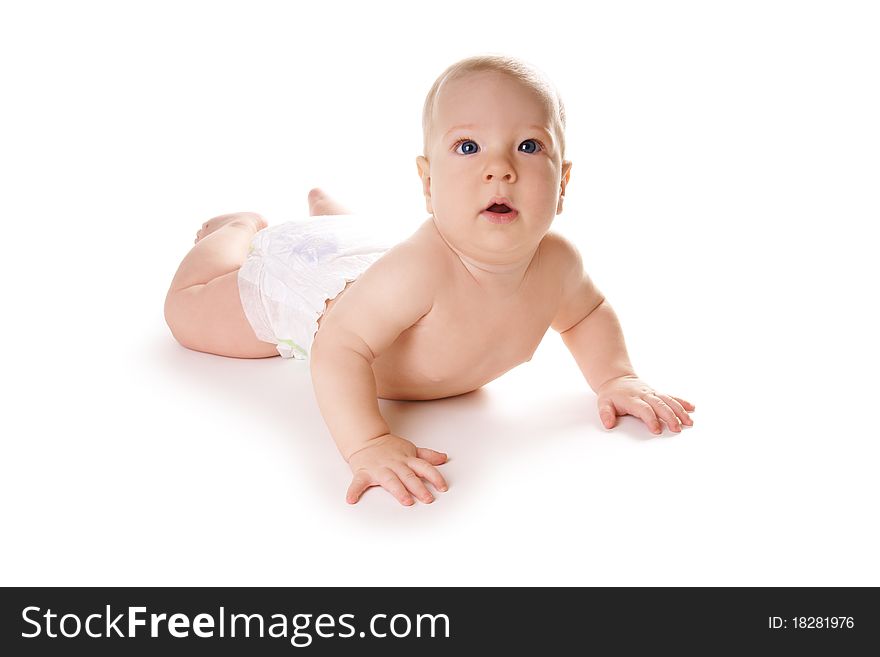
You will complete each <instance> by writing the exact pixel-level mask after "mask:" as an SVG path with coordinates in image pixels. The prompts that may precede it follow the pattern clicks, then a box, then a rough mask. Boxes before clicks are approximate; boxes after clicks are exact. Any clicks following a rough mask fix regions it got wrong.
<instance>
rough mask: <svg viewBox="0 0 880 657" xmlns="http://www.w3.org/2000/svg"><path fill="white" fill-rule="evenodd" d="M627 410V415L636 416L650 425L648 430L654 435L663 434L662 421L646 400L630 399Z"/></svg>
mask: <svg viewBox="0 0 880 657" xmlns="http://www.w3.org/2000/svg"><path fill="white" fill-rule="evenodd" d="M625 408H626V411H627V413H629V414H630V415H634V416H635V417H637V418H639V419H640V420H641V421H642V422H644V423H645V424H646V425H648V428H649V429H650V430H651V431H652V432H653V433H661V431H662V428H661V426H660V420H658V419H657V414H656V413H655V412H654V409H653V408H652V407H651V405H650V404H649V403H648V402H646V401H645V400H644V399H629V400H628V401H627V402H626V405H625Z"/></svg>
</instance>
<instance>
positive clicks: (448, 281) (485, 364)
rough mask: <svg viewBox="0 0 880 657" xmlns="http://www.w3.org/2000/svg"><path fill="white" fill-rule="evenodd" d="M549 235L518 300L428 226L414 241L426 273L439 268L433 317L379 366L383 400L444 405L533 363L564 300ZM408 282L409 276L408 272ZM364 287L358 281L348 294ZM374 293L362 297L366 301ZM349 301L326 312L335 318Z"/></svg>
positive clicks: (424, 320) (413, 247)
mask: <svg viewBox="0 0 880 657" xmlns="http://www.w3.org/2000/svg"><path fill="white" fill-rule="evenodd" d="M553 238H554V236H553V235H552V233H551V234H549V235H548V236H547V237H545V238H544V240H543V241H542V243H541V245H540V246H539V248H538V251H537V252H536V254H535V257H534V258H533V259H532V262H531V264H530V266H529V268H528V270H527V272H526V275H525V277H524V279H523V282H522V284H521V285H520V286H519V287H518V288H517V289H516V290H515V291H512V292H507V293H504V294H500V293H498V292H491V293H490V292H487V291H486V290H485V289H484V288H482V287H481V286H480V285H479V284H478V283H477V282H476V281H475V280H474V278H473V277H472V276H471V274H470V272H469V271H468V270H467V269H466V268H465V266H464V265H463V264H462V263H461V261H460V260H459V258H458V256H457V255H456V254H455V253H454V252H453V251H452V250H451V249H450V248H449V246H448V245H447V244H446V242H445V241H444V240H443V239H442V237H441V236H440V234H439V232H438V231H437V229H436V227H435V226H434V223H433V221H431V220H430V219H429V220H427V221H426V222H425V223H424V224H423V225H422V226H421V227H420V228H419V230H418V231H416V233H415V234H414V235H413V236H412V237H410V238H409V242H410V245H411V251H412V252H415V253H420V254H421V255H423V256H424V257H421V258H418V263H419V266H420V267H430V268H432V272H431V274H432V276H431V278H433V280H436V281H441V284H440V285H438V286H436V288H435V291H434V299H433V304H432V306H431V308H430V310H429V311H428V312H427V313H426V314H425V315H424V316H422V317H421V318H419V319H418V320H417V321H416V322H415V323H414V324H412V325H411V326H410V327H409V328H407V329H405V330H404V331H403V332H402V333H401V334H400V335H399V336H398V337H397V339H396V340H395V341H394V342H393V343H391V345H390V346H389V347H387V348H386V349H385V350H383V351H382V353H380V354H379V355H378V356H377V357H376V359H375V360H374V361H373V364H372V368H373V373H374V374H375V379H376V388H377V394H378V396H379V397H382V398H384V399H437V398H441V397H449V396H453V395H459V394H463V393H466V392H470V391H472V390H476V389H477V388H479V387H481V386H483V385H485V384H486V383H488V382H489V381H492V380H493V379H496V378H497V377H499V376H500V375H501V374H503V373H504V372H507V371H508V370H510V369H511V368H513V367H516V366H517V365H519V364H521V363H524V362H527V361H529V360H530V359H531V357H532V354H534V352H535V350H536V349H537V347H538V344H539V343H540V341H541V338H542V337H543V336H544V334H545V333H546V331H547V329H548V328H549V327H550V324H551V322H552V321H553V317H554V315H555V313H556V309H557V308H558V305H559V301H560V294H561V286H560V284H559V281H560V267H559V263H558V262H557V259H556V258H554V257H553V254H552V253H551V251H552V241H553ZM401 275H403V276H405V275H407V272H401ZM357 284H358V282H357V281H356V282H355V283H352V284H350V285H349V287H346V290H345V291H343V294H346V293H347V291H348V290H349V288H350V287H354V286H356V285H357ZM367 292H369V290H366V289H363V290H358V293H359V295H363V294H364V293H367ZM341 297H342V294H340V295H339V296H337V297H336V299H334V300H333V301H331V302H329V303H328V305H327V310H326V311H325V314H324V317H323V318H322V319H325V318H328V317H330V315H331V312H332V308H333V306H334V305H335V304H336V303H337V302H339V300H340V298H341Z"/></svg>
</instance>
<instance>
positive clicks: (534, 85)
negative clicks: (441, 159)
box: [422, 55, 565, 159]
mask: <svg viewBox="0 0 880 657" xmlns="http://www.w3.org/2000/svg"><path fill="white" fill-rule="evenodd" d="M481 71H497V72H498V73H504V74H505V75H509V76H510V77H512V78H514V79H515V80H518V81H519V82H522V83H523V84H524V85H526V86H527V87H529V88H531V89H533V90H534V91H535V92H536V93H538V95H540V96H541V98H543V99H544V101H545V102H546V103H547V107H548V109H549V113H550V117H551V119H550V120H551V122H552V124H553V125H552V127H553V130H554V131H555V132H556V137H557V139H558V140H559V150H560V152H561V153H562V159H565V105H564V104H563V102H562V97H561V96H560V95H559V91H558V90H557V89H556V86H555V85H554V84H553V83H552V82H551V81H550V80H549V79H548V78H547V76H546V75H545V74H544V73H543V72H542V71H540V70H538V69H537V68H536V67H535V66H533V65H531V64H528V63H526V62H524V61H523V60H521V59H517V58H516V57H510V56H507V55H474V56H473V57H467V58H465V59H462V60H460V61H457V62H455V63H454V64H452V65H451V66H449V67H448V68H447V69H446V70H445V71H443V73H441V74H440V77H438V78H437V79H436V80H435V81H434V84H433V86H432V87H431V90H430V91H429V92H428V95H427V97H426V98H425V106H424V108H423V109H422V133H423V137H424V144H423V148H424V156H425V157H428V144H429V142H430V130H431V123H432V119H433V117H434V105H435V104H436V102H437V95H438V93H439V92H440V89H441V87H442V86H443V85H444V84H446V83H448V82H450V81H452V80H455V79H458V78H462V77H464V76H465V75H467V74H469V73H478V72H481Z"/></svg>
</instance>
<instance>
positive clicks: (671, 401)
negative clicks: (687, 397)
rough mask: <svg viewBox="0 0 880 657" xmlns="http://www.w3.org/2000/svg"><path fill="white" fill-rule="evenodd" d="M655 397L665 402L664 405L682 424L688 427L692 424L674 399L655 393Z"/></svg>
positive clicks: (685, 412) (688, 416)
mask: <svg viewBox="0 0 880 657" xmlns="http://www.w3.org/2000/svg"><path fill="white" fill-rule="evenodd" d="M657 396H658V397H659V398H660V399H662V400H663V401H664V402H666V405H667V406H669V408H671V409H672V411H673V413H675V415H676V417H678V419H679V420H680V421H681V423H682V424H685V425H687V426H690V425H692V424H693V423H694V421H693V420H691V416H690V415H688V413H687V411H686V410H684V407H683V406H682V405H681V402H680V401H678V400H677V399H676V398H675V397H670V396H669V395H662V394H660V393H657Z"/></svg>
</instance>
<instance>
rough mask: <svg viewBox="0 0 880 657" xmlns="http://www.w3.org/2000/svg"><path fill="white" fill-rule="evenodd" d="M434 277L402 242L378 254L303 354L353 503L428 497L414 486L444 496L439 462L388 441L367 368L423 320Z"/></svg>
mask: <svg viewBox="0 0 880 657" xmlns="http://www.w3.org/2000/svg"><path fill="white" fill-rule="evenodd" d="M437 280H438V277H437V276H436V274H435V272H433V271H432V270H431V268H430V267H429V266H427V263H426V259H425V256H424V255H423V254H421V253H420V252H419V251H418V249H417V248H416V247H415V246H414V245H412V244H410V243H408V242H404V243H402V244H399V245H397V246H396V247H394V248H393V249H392V250H391V251H389V252H388V253H386V254H385V255H384V256H383V257H382V258H381V259H380V260H378V261H377V262H376V263H375V264H374V265H373V266H372V267H370V268H369V269H368V270H367V271H366V272H364V273H363V274H362V275H361V277H360V278H359V279H358V282H357V285H354V286H352V287H351V288H349V289H348V290H347V291H346V293H345V294H344V295H343V296H342V297H340V298H339V300H338V301H337V302H336V303H335V304H334V306H333V311H332V312H331V313H330V314H328V315H327V317H325V318H324V320H322V322H321V330H320V331H318V334H317V336H316V337H315V341H314V343H313V344H312V351H311V354H310V360H311V363H310V365H311V373H312V384H313V386H314V389H315V395H316V397H317V400H318V406H319V408H320V410H321V415H322V416H323V417H324V421H325V422H326V424H327V428H328V429H329V430H330V434H331V435H332V436H333V439H334V440H335V441H336V445H337V447H338V448H339V452H340V453H341V454H342V457H343V458H344V459H345V460H346V462H348V464H349V466H350V467H351V469H352V473H353V474H354V478H353V479H352V484H351V486H350V487H349V490H348V495H347V497H346V499H347V501H348V502H349V503H352V504H353V503H355V502H357V500H358V498H359V497H360V496H361V494H362V493H363V492H364V491H365V490H366V489H367V488H369V487H370V486H382V487H383V488H385V489H386V490H387V491H388V492H390V493H391V494H392V495H394V497H396V498H397V499H398V500H399V501H400V502H401V504H405V505H409V504H412V503H413V500H412V497H411V495H410V493H413V494H415V495H416V496H417V497H419V499H421V500H422V501H423V502H431V501H432V500H433V497H432V496H431V493H430V492H429V491H428V489H427V488H426V487H425V485H424V483H423V482H422V479H421V477H425V478H426V479H428V480H429V481H430V482H431V483H432V484H433V485H434V487H435V488H437V489H439V490H445V489H446V482H445V481H444V480H443V477H442V476H441V475H440V473H439V472H438V471H437V469H436V468H435V467H434V466H435V465H440V464H441V463H443V462H444V461H445V460H446V455H445V454H441V453H439V452H435V451H434V450H429V449H424V448H418V447H416V446H415V445H413V444H412V443H411V442H409V441H408V440H405V439H404V438H401V437H399V436H395V435H394V434H392V433H391V432H390V430H389V428H388V425H387V424H386V422H385V420H384V419H383V418H382V415H381V414H380V412H379V402H378V400H377V389H376V379H375V376H374V374H373V369H372V363H373V361H374V360H375V359H376V358H377V357H378V356H379V355H380V354H381V353H382V352H383V351H384V350H385V349H387V348H388V347H389V346H390V345H391V344H392V343H393V342H394V341H395V340H396V339H397V337H398V336H399V335H400V334H401V333H402V332H403V331H404V330H406V329H407V328H409V327H410V326H412V325H413V324H415V323H416V322H417V321H418V320H419V318H421V317H422V316H424V315H425V314H427V312H428V311H429V310H430V309H431V306H432V304H433V300H434V285H435V284H436V281H437Z"/></svg>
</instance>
